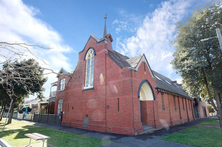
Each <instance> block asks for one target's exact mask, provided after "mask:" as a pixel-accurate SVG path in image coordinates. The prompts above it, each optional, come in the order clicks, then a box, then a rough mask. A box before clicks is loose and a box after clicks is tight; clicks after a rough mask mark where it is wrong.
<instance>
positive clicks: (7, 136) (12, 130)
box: [0, 119, 111, 147]
mask: <svg viewBox="0 0 222 147" xmlns="http://www.w3.org/2000/svg"><path fill="white" fill-rule="evenodd" d="M4 122H5V121H4V119H3V120H2V121H1V122H0V126H1V127H0V128H1V130H2V127H3V125H4ZM34 132H37V133H40V134H44V135H47V136H50V137H51V139H49V140H47V143H48V144H50V145H53V146H57V147H62V146H72V147H96V146H99V145H103V144H108V143H111V141H103V140H99V139H95V138H90V137H86V136H81V135H76V134H72V133H67V132H62V131H58V130H53V129H49V128H45V127H39V126H36V125H34V124H30V123H27V122H21V121H17V120H13V121H12V124H10V125H7V126H6V128H5V131H4V132H3V133H0V137H1V138H2V139H3V140H5V141H6V142H7V143H8V144H10V145H11V146H21V145H24V146H25V145H28V144H29V138H27V137H26V136H24V134H26V133H34ZM38 142H41V141H38ZM32 143H37V141H34V140H32Z"/></svg>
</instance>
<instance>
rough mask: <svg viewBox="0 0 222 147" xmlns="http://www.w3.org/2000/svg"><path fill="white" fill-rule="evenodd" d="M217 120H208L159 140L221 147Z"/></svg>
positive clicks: (221, 142)
mask: <svg viewBox="0 0 222 147" xmlns="http://www.w3.org/2000/svg"><path fill="white" fill-rule="evenodd" d="M218 127H219V120H216V119H208V120H206V121H205V122H202V123H200V124H199V125H197V126H193V127H190V128H187V129H184V130H181V131H179V132H177V133H173V134H171V135H169V136H166V137H163V138H161V139H160V140H163V141H169V142H175V143H180V144H186V145H191V146H197V147H221V144H222V141H221V132H222V131H221V129H219V128H218Z"/></svg>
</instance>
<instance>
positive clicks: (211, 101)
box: [202, 69, 218, 114]
mask: <svg viewBox="0 0 222 147" xmlns="http://www.w3.org/2000/svg"><path fill="white" fill-rule="evenodd" d="M202 71H203V75H204V81H205V84H206V88H207V93H208V96H209V100H210V103H211V105H212V106H213V107H214V110H215V111H217V114H218V108H217V107H216V105H215V103H214V101H213V97H212V95H211V92H210V88H209V84H208V81H207V77H206V74H205V71H204V69H202ZM217 106H218V105H217Z"/></svg>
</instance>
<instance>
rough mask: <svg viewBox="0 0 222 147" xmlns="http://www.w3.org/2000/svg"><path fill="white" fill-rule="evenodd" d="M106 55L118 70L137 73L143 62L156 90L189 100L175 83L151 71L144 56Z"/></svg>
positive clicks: (112, 53) (114, 52)
mask: <svg viewBox="0 0 222 147" xmlns="http://www.w3.org/2000/svg"><path fill="white" fill-rule="evenodd" d="M106 54H107V56H108V57H109V58H110V59H112V60H113V62H115V63H116V64H117V65H118V66H119V67H120V68H129V69H133V70H135V71H137V70H138V68H139V66H140V64H141V63H142V62H145V63H146V64H147V66H148V68H149V70H150V73H151V75H152V77H153V78H154V79H155V80H156V84H157V85H156V89H161V90H164V91H167V92H170V93H174V94H176V95H180V96H183V97H186V98H190V96H189V95H188V94H187V93H186V92H185V91H184V90H183V89H182V88H181V87H180V86H178V85H177V84H175V82H172V80H170V79H169V78H167V77H165V76H163V75H161V74H159V73H158V72H156V71H153V70H151V68H150V66H149V63H148V61H147V59H146V56H145V55H144V54H143V55H139V56H137V57H134V58H129V57H127V56H124V55H122V54H120V53H118V52H116V51H114V50H113V51H110V50H107V53H106Z"/></svg>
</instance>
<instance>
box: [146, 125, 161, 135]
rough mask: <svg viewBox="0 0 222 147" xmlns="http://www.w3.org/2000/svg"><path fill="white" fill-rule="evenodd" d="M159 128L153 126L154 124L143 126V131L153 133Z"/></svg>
mask: <svg viewBox="0 0 222 147" xmlns="http://www.w3.org/2000/svg"><path fill="white" fill-rule="evenodd" d="M156 130H158V129H155V128H153V127H152V126H143V133H144V134H147V133H151V132H154V131H156Z"/></svg>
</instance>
